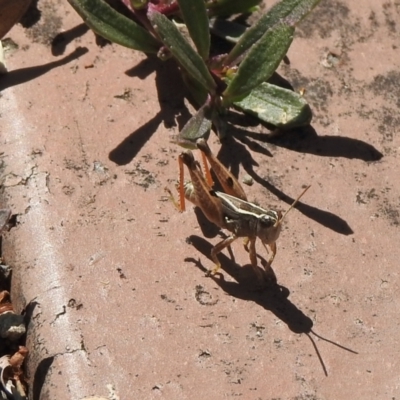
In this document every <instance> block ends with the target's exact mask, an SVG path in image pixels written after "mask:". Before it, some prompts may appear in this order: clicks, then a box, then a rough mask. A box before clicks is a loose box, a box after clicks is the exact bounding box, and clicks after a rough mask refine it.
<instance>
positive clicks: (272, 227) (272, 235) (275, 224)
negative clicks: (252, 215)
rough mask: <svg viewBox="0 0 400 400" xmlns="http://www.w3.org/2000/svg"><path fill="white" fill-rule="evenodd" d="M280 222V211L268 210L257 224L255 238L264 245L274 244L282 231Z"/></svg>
mask: <svg viewBox="0 0 400 400" xmlns="http://www.w3.org/2000/svg"><path fill="white" fill-rule="evenodd" d="M281 220H282V213H281V212H280V211H273V210H270V211H268V212H267V213H266V214H263V215H261V216H260V217H259V218H258V223H257V237H259V238H260V239H261V241H262V242H263V243H264V244H270V243H273V242H276V240H277V239H278V237H279V234H280V233H281V229H282V225H281V223H280V221H281Z"/></svg>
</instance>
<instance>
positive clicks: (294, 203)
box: [274, 185, 311, 227]
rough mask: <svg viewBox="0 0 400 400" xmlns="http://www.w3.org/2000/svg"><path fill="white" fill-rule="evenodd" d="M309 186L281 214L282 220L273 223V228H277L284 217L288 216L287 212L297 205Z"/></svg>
mask: <svg viewBox="0 0 400 400" xmlns="http://www.w3.org/2000/svg"><path fill="white" fill-rule="evenodd" d="M310 187H311V185H308V186H307V187H306V188H305V189H304V190H303V191H302V192H301V194H300V196H299V197H297V199H296V200H295V201H294V202H293V203H292V205H291V206H290V207H289V208H288V209H287V210H286V212H285V214H283V216H282V218H279V219H278V221H276V223H275V225H274V226H275V227H277V226H279V225H280V224H281V223H282V221H283V220H284V218H285V217H286V215H287V214H288V212H289V211H290V210H291V209H292V208H293V207H294V206H295V205H296V204H297V202H298V201H299V200H300V198H301V197H302V196H303V194H304V193H305V192H307V190H308V189H310Z"/></svg>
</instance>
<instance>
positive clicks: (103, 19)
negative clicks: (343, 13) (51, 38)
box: [68, 0, 320, 148]
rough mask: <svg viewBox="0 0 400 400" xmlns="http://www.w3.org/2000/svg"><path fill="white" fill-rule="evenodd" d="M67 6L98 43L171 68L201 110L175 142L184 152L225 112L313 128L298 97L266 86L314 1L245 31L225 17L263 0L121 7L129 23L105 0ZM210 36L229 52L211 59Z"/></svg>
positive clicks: (287, 1)
mask: <svg viewBox="0 0 400 400" xmlns="http://www.w3.org/2000/svg"><path fill="white" fill-rule="evenodd" d="M68 1H69V3H70V4H71V5H72V6H73V7H74V8H75V10H76V11H77V12H78V13H79V14H80V15H81V17H82V18H83V20H84V21H85V22H86V24H87V25H88V26H89V27H90V28H91V29H92V30H93V31H94V32H96V33H98V34H99V35H101V36H103V37H104V38H106V39H108V40H110V41H112V42H114V43H118V44H120V45H122V46H126V47H129V48H132V49H135V50H139V51H143V52H145V53H155V54H157V55H158V57H159V58H160V59H162V60H165V59H167V58H170V57H173V58H174V59H175V60H176V61H177V63H178V65H179V67H180V70H181V73H182V77H183V80H184V82H185V84H186V85H187V87H188V88H189V90H190V92H191V94H192V96H193V98H194V100H195V101H196V102H197V104H198V106H199V108H198V111H197V113H196V114H195V115H194V116H193V117H192V118H191V119H190V120H189V121H188V122H187V124H186V125H185V126H184V127H183V129H182V131H181V132H180V134H179V135H178V137H177V138H176V142H177V143H178V144H180V145H182V146H185V147H189V148H196V145H195V143H196V141H197V140H198V139H199V138H205V139H207V138H208V136H209V134H210V131H211V128H212V127H213V128H214V130H215V131H216V132H217V134H218V135H219V136H220V137H221V136H223V135H224V134H225V130H226V122H225V119H224V116H225V115H226V114H227V112H228V110H229V108H231V107H233V108H236V109H239V110H241V111H243V112H245V113H248V114H251V115H254V116H256V117H257V118H259V119H260V120H262V121H265V122H267V123H269V124H271V125H274V126H276V127H279V128H293V127H296V126H304V125H307V124H309V123H310V121H311V118H312V114H311V110H310V107H309V106H308V104H307V103H306V101H305V100H304V98H303V97H302V96H301V95H300V94H297V93H295V92H293V91H291V90H288V89H284V88H281V87H278V86H275V85H273V84H270V83H268V82H267V80H268V79H269V78H270V77H271V75H272V74H273V73H274V71H275V70H276V68H277V67H278V65H279V63H280V62H281V61H282V59H283V58H284V57H285V55H286V53H287V51H288V49H289V46H290V44H291V42H292V40H293V34H294V30H295V25H296V24H297V23H298V22H299V21H301V20H302V19H303V18H304V17H305V16H306V15H307V14H308V13H309V12H310V11H311V10H312V9H313V8H314V7H315V6H316V5H317V4H318V3H319V1H320V0H283V1H281V2H279V3H277V4H276V5H275V6H273V7H272V8H271V9H270V10H269V12H268V13H266V14H264V15H262V16H261V18H260V19H259V20H258V22H257V23H256V24H254V25H253V26H251V27H249V28H248V29H246V28H245V27H244V26H242V25H240V24H238V23H237V22H233V21H230V20H228V19H227V17H230V16H232V15H236V14H244V13H249V12H252V11H254V10H256V9H257V6H258V4H259V3H260V2H261V0H122V1H123V3H124V4H125V6H126V7H127V8H128V9H129V10H130V12H131V16H132V18H128V17H126V16H124V15H122V14H121V13H119V12H118V11H116V10H115V9H113V8H112V7H110V6H109V5H108V4H107V3H106V2H105V1H103V0H68ZM182 31H184V32H187V34H185V33H181V32H182ZM211 34H214V35H217V36H220V37H222V38H223V39H225V40H227V41H229V42H232V43H233V47H232V49H231V50H230V52H229V53H227V54H218V53H217V54H216V49H215V48H213V47H212V43H211ZM210 54H212V55H210ZM214 54H216V55H214Z"/></svg>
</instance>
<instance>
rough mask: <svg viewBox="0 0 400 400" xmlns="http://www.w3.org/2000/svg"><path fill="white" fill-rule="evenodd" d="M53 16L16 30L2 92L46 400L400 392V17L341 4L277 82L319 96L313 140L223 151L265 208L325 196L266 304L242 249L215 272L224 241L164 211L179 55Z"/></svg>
mask: <svg viewBox="0 0 400 400" xmlns="http://www.w3.org/2000/svg"><path fill="white" fill-rule="evenodd" d="M39 8H41V9H42V11H43V14H42V19H41V21H40V22H39V23H38V24H37V25H35V26H34V27H33V28H30V29H23V28H22V27H21V26H16V27H15V28H13V30H12V31H10V32H9V34H8V36H9V37H10V38H11V39H12V40H13V41H14V42H16V43H17V44H18V46H19V49H18V50H15V51H13V52H12V53H11V54H8V56H7V58H8V68H9V71H10V72H9V74H8V75H7V76H3V77H1V78H0V87H1V90H2V92H1V97H0V104H1V110H0V113H1V117H0V121H1V123H0V135H1V136H0V138H1V153H2V155H1V160H2V162H3V168H2V171H1V175H2V180H3V184H4V190H3V201H2V203H1V204H0V206H1V208H3V207H5V206H6V205H7V206H8V207H10V208H11V209H12V210H13V213H14V214H17V221H18V224H17V226H16V227H15V228H13V229H12V230H11V231H10V232H9V233H6V234H5V236H4V238H3V256H4V258H5V260H6V261H7V262H8V263H9V264H11V265H12V267H13V269H14V274H13V284H12V296H13V301H14V303H15V304H16V307H17V308H18V309H19V310H21V309H22V308H23V307H25V306H26V304H27V303H28V302H31V305H30V307H29V315H30V322H29V325H28V336H27V343H26V345H27V347H28V348H29V350H30V357H29V358H28V362H27V373H28V380H29V384H30V390H31V398H32V399H34V400H38V399H57V400H64V399H74V400H75V399H78V400H81V399H85V398H87V397H90V396H100V397H103V398H106V399H121V400H122V399H153V398H154V399H156V398H164V399H170V400H172V399H223V398H231V397H232V398H233V397H240V398H242V399H254V400H256V399H263V400H264V399H265V400H266V399H269V400H271V399H291V400H292V399H297V400H298V399H363V400H364V399H398V398H399V397H400V389H399V387H400V380H399V374H398V371H399V369H400V366H399V360H400V357H399V349H400V346H399V335H398V331H399V322H398V321H399V318H398V309H399V306H400V304H399V303H400V290H399V276H398V274H399V272H398V271H399V268H398V265H399V260H398V254H399V250H398V247H399V246H398V243H399V239H400V234H399V223H400V217H399V211H398V209H399V206H400V204H399V198H400V188H399V184H398V182H399V179H398V174H399V172H398V171H399V167H398V166H399V149H400V139H399V136H398V135H396V133H397V131H398V126H399V116H398V115H399V98H400V86H399V82H400V79H399V77H400V75H399V70H400V69H399V68H400V56H399V51H398V46H399V42H398V30H399V29H400V28H399V26H400V24H399V22H400V16H399V10H398V7H397V8H396V5H395V3H393V2H390V1H389V2H386V3H385V4H381V2H378V1H373V0H369V1H367V0H366V1H363V2H360V3H359V2H354V1H353V2H352V1H349V0H347V1H342V2H341V1H334V2H322V4H321V5H320V6H319V8H318V9H317V10H316V11H315V13H314V14H313V15H311V16H310V18H309V19H308V20H307V21H305V22H304V23H303V24H302V25H301V27H300V28H299V29H298V34H297V37H296V38H295V40H294V43H293V45H292V47H291V48H290V50H289V53H288V56H289V59H290V62H291V64H290V66H284V67H280V69H279V73H280V74H281V75H282V76H284V77H285V78H287V79H288V80H289V82H291V83H292V84H293V86H294V88H295V89H297V90H299V89H300V88H301V87H304V88H305V89H306V92H305V96H306V98H307V99H308V101H309V102H310V105H311V107H312V109H313V111H314V120H313V123H312V129H309V130H306V131H302V132H300V131H296V132H292V133H290V134H286V135H284V136H282V137H279V138H275V139H271V140H268V139H267V138H266V136H265V134H266V133H268V130H267V129H266V128H264V127H262V126H247V125H244V126H238V127H237V129H232V133H233V134H234V137H233V139H232V140H228V143H227V144H225V145H224V146H223V147H221V146H220V145H219V144H218V142H217V140H216V138H215V136H212V137H211V139H210V144H211V146H212V147H213V149H214V151H215V152H219V156H220V158H221V160H223V162H224V163H225V164H226V165H228V166H230V167H231V168H232V170H233V171H234V173H236V174H238V176H239V178H240V179H242V178H243V176H244V175H245V174H250V175H251V176H252V177H253V178H254V180H255V184H254V185H253V186H252V187H250V188H247V187H246V190H248V193H249V198H250V199H252V200H256V201H258V202H259V203H260V204H262V205H264V206H267V205H272V206H275V207H278V208H282V209H286V208H287V207H288V205H287V204H286V203H285V202H284V201H280V200H279V198H278V197H284V195H287V196H290V198H294V197H296V196H297V195H298V194H299V193H300V192H301V188H302V186H303V185H308V184H311V185H312V187H311V189H310V190H309V191H308V192H307V194H306V195H305V196H304V198H303V199H302V204H301V205H300V206H299V209H298V210H294V211H292V212H291V214H289V217H288V220H287V222H286V223H285V227H284V230H283V232H282V235H281V238H280V239H279V241H278V254H277V257H276V259H275V261H274V270H275V273H276V276H277V279H278V283H279V285H281V286H280V287H273V288H270V289H268V290H264V291H262V290H259V289H258V288H257V281H256V277H255V275H254V274H253V272H252V270H251V268H249V266H248V262H249V261H248V258H247V254H246V253H245V251H244V250H243V248H242V246H241V244H240V243H236V244H234V246H233V251H234V254H235V260H234V261H232V260H231V259H230V257H229V255H228V253H227V252H224V255H221V261H222V265H223V270H222V275H221V276H217V277H216V278H215V279H212V278H207V277H205V275H204V269H206V268H210V267H212V262H211V260H210V258H209V253H210V249H211V246H212V245H213V244H215V243H216V242H218V241H219V240H220V237H219V235H218V232H217V231H216V230H215V229H212V228H210V226H209V225H208V224H207V223H205V222H204V220H203V219H202V218H201V217H200V218H199V217H197V218H196V216H198V215H199V214H198V213H194V212H193V209H192V207H191V206H189V207H188V211H186V212H185V213H182V214H180V213H178V212H177V211H176V210H175V209H174V208H173V206H172V204H171V203H170V202H168V201H166V197H165V193H164V187H165V186H169V187H171V188H173V186H174V183H173V182H174V179H176V177H177V171H178V170H177V162H176V158H177V155H178V154H179V152H180V151H181V150H180V149H179V148H178V147H177V146H176V145H174V144H171V143H170V141H169V137H170V135H172V134H177V132H178V131H179V126H180V127H181V126H182V123H184V122H185V121H186V120H187V117H188V116H189V113H190V112H192V109H191V108H190V107H189V106H187V103H184V101H183V97H182V96H183V90H180V89H179V88H180V87H181V84H180V81H179V76H178V74H177V73H176V70H175V69H174V65H173V63H172V62H167V63H161V62H159V61H157V60H156V59H153V58H147V57H146V56H144V55H141V54H139V53H137V52H133V51H130V50H128V49H124V48H122V47H119V46H106V47H103V48H99V47H97V46H96V44H95V37H94V35H93V34H92V33H91V32H90V31H86V29H85V28H84V27H83V26H82V25H80V24H81V21H80V19H79V17H78V16H77V15H76V14H75V12H74V11H73V10H72V9H70V8H69V7H68V5H67V4H65V2H59V1H56V0H53V1H47V2H45V1H39ZM35 27H36V28H35ZM60 32H64V33H63V37H62V38H61V39H60V40H58V43H57V44H56V45H55V46H53V48H52V47H51V45H49V43H50V42H51V40H52V39H53V38H54V36H55V35H56V34H58V33H60ZM188 107H189V108H188ZM252 125H254V124H252ZM277 196H278V197H277ZM288 202H290V201H289V200H288ZM199 222H200V223H201V224H200V227H199ZM259 252H260V254H262V255H263V256H266V255H265V253H264V250H263V249H262V248H261V247H260V248H259ZM317 335H319V336H320V337H321V338H320V337H319V336H317ZM322 338H325V339H327V340H326V341H324V340H322ZM310 339H311V340H310ZM335 344H337V345H340V346H344V347H345V348H347V349H351V350H353V351H354V352H357V353H358V354H354V353H352V352H350V351H347V350H346V349H345V348H341V347H339V346H336V345H335ZM324 369H326V372H327V374H328V376H325V373H324Z"/></svg>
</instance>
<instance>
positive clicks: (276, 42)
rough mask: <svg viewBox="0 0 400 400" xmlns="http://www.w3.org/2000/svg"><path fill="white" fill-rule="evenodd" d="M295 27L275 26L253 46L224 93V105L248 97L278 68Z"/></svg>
mask: <svg viewBox="0 0 400 400" xmlns="http://www.w3.org/2000/svg"><path fill="white" fill-rule="evenodd" d="M293 33H294V27H291V26H287V25H284V24H279V25H275V26H274V27H272V28H271V29H269V30H268V31H267V32H266V33H265V34H264V35H263V36H262V37H261V39H260V40H259V41H258V42H257V43H256V44H255V45H253V47H252V48H251V49H250V51H249V52H248V54H247V56H246V57H245V58H244V60H243V61H242V62H241V64H240V66H239V68H238V70H237V72H236V74H235V75H234V77H233V79H232V81H231V82H230V83H229V85H228V87H227V88H226V90H225V91H224V93H223V104H224V105H229V104H230V103H232V102H233V101H236V100H239V99H240V98H242V97H244V96H247V95H248V94H249V93H250V92H251V90H253V89H254V88H255V87H257V86H258V85H260V84H261V83H262V82H264V81H266V80H267V79H268V78H269V77H270V76H271V75H272V74H273V73H274V71H275V70H276V69H277V68H278V65H279V63H280V62H281V60H282V58H283V57H284V56H285V55H286V52H287V51H288V49H289V46H290V44H291V43H292V40H293Z"/></svg>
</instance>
